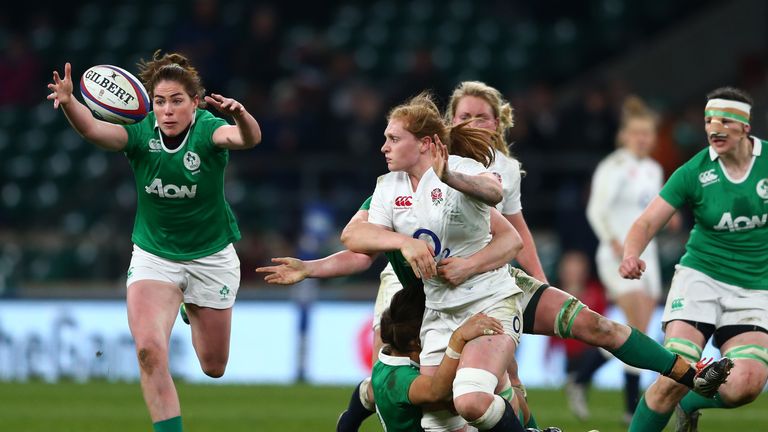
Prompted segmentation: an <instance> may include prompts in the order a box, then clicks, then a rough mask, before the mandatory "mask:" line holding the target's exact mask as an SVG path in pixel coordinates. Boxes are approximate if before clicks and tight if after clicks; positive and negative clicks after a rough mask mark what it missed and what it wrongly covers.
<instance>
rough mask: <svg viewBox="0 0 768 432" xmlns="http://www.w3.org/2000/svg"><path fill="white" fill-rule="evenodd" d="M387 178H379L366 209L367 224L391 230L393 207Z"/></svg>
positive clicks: (384, 176) (385, 176)
mask: <svg viewBox="0 0 768 432" xmlns="http://www.w3.org/2000/svg"><path fill="white" fill-rule="evenodd" d="M390 189H391V186H390V182H389V181H388V176H387V175H386V174H385V175H383V176H381V177H379V179H378V181H377V182H376V189H375V190H374V191H373V196H372V197H371V204H370V208H369V209H368V222H370V223H375V224H377V225H383V226H386V227H389V228H393V226H394V222H393V218H392V216H393V207H392V199H390V198H391V197H390V196H389V195H391V192H390Z"/></svg>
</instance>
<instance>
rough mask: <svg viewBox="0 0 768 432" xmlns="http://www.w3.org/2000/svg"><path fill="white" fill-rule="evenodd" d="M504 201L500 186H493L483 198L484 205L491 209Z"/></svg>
mask: <svg viewBox="0 0 768 432" xmlns="http://www.w3.org/2000/svg"><path fill="white" fill-rule="evenodd" d="M502 199H504V195H503V193H502V190H501V185H494V186H493V188H491V189H489V191H488V194H487V196H486V197H485V203H486V204H488V205H489V206H491V207H496V204H498V203H500V202H501V200H502Z"/></svg>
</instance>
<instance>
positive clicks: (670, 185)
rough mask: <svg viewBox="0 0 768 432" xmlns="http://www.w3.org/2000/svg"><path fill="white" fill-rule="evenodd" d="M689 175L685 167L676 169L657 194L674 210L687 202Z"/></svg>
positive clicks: (689, 188)
mask: <svg viewBox="0 0 768 432" xmlns="http://www.w3.org/2000/svg"><path fill="white" fill-rule="evenodd" d="M689 173H690V171H689V170H688V169H687V166H686V165H683V166H681V167H680V168H678V169H676V170H675V172H673V173H672V175H671V176H670V177H669V180H667V182H666V183H665V184H664V186H663V187H662V188H661V192H659V196H661V198H663V199H664V201H666V202H668V203H669V205H671V206H672V207H674V208H680V207H682V206H683V205H684V204H685V203H686V202H687V201H688V191H690V190H691V187H690V174H689Z"/></svg>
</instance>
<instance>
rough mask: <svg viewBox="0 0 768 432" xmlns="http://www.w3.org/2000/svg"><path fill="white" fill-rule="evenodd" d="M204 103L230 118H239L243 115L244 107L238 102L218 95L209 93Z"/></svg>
mask: <svg viewBox="0 0 768 432" xmlns="http://www.w3.org/2000/svg"><path fill="white" fill-rule="evenodd" d="M205 102H207V103H209V104H211V105H212V106H213V107H214V108H216V109H217V110H218V111H219V112H220V113H222V114H226V115H228V116H232V117H239V116H241V115H243V114H245V107H244V106H243V104H241V103H240V102H238V101H236V100H234V99H232V98H226V97H224V96H222V95H220V94H216V93H211V94H210V96H206V97H205Z"/></svg>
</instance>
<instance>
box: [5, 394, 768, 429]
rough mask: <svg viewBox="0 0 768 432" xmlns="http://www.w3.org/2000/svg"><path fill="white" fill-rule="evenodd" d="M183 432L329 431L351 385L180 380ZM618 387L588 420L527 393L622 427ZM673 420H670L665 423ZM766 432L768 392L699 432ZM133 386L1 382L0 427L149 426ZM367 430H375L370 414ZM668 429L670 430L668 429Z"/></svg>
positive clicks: (558, 413) (603, 425) (596, 422)
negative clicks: (232, 383)
mask: <svg viewBox="0 0 768 432" xmlns="http://www.w3.org/2000/svg"><path fill="white" fill-rule="evenodd" d="M178 390H179V397H180V399H181V406H182V409H183V417H184V425H185V431H187V432H207V431H210V432H214V431H215V432H229V431H231V432H238V431H243V432H245V431H248V432H252V431H267V432H270V431H276V432H277V431H280V432H292V431H297V432H299V431H301V432H305V431H333V430H334V425H335V423H336V418H337V416H338V414H339V412H340V411H341V410H342V409H343V407H345V406H346V403H347V401H348V399H349V395H350V392H351V388H348V387H314V386H309V385H294V386H285V387H280V386H230V385H215V386H210V385H190V384H185V383H179V384H178ZM622 400H623V396H622V394H621V393H620V392H613V391H592V392H591V394H590V409H591V413H592V418H591V419H590V420H589V421H587V422H583V423H582V422H579V421H577V420H576V419H575V418H574V417H573V416H572V415H571V414H570V412H569V411H568V409H567V407H566V404H565V397H564V395H563V392H562V391H560V390H530V391H529V401H530V403H531V406H532V408H533V410H534V413H535V415H536V418H537V419H538V420H539V426H540V427H544V426H558V427H560V428H562V429H563V431H564V432H586V431H588V430H591V429H597V430H599V431H600V432H617V431H625V430H626V427H625V426H623V425H622V424H621V423H620V419H621V412H622ZM670 423H671V422H670ZM764 428H766V429H765V430H768V397H766V395H763V396H761V397H760V398H759V399H758V400H757V401H756V402H755V403H753V404H750V405H748V406H745V407H741V408H739V409H736V410H707V411H705V412H704V414H703V415H702V419H701V423H700V430H701V431H702V432H706V431H721V430H763V429H764ZM151 430H152V427H151V424H150V420H149V416H148V414H147V411H146V408H145V407H144V402H143V400H142V397H141V390H140V388H139V386H138V384H124V383H89V384H69V383H66V384H42V383H0V431H14V432H16V431H19V432H50V431H57V432H70V431H71V432H91V431H92V432H96V431H99V432H101V431H107V432H124V431H125V432H129V431H130V432H137V431H151ZM361 430H362V431H364V432H372V431H380V430H381V427H380V426H379V424H378V420H377V419H376V418H375V417H370V418H369V419H368V420H367V421H366V423H365V424H364V426H363V428H362V429H361ZM667 430H672V428H671V427H669V426H668V428H667Z"/></svg>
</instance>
